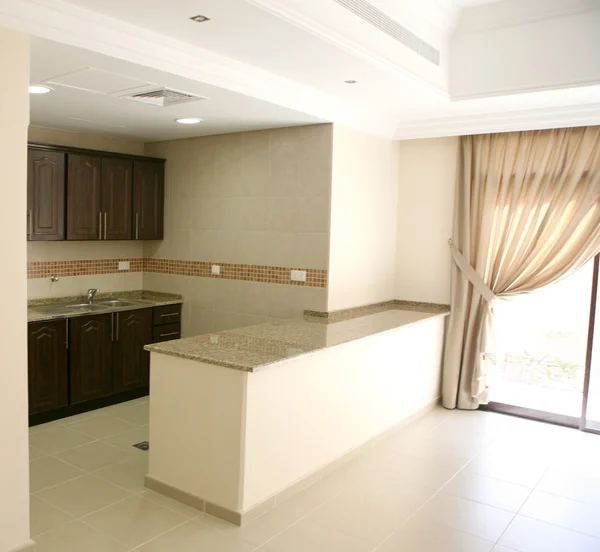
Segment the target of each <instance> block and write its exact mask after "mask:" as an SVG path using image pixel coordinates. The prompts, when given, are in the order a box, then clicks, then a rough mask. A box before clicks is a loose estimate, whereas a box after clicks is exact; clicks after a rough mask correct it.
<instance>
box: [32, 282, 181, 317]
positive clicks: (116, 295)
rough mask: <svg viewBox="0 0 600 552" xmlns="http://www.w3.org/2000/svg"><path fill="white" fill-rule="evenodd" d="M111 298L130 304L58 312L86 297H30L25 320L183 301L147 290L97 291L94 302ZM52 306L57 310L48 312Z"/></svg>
mask: <svg viewBox="0 0 600 552" xmlns="http://www.w3.org/2000/svg"><path fill="white" fill-rule="evenodd" d="M111 299H123V300H125V301H130V302H131V305H128V306H125V307H107V308H104V309H102V310H99V311H95V312H88V313H68V312H59V311H60V308H59V307H60V306H61V305H65V304H68V303H87V297H86V296H84V295H74V296H71V297H50V298H46V299H32V300H30V301H28V302H27V321H28V322H41V321H44V320H59V319H63V318H73V317H75V316H90V315H93V314H107V313H111V312H122V311H128V310H137V309H145V308H151V307H161V306H164V305H176V304H179V303H183V298H182V296H181V295H177V294H174V293H162V292H158V291H149V290H136V291H115V292H111V293H98V294H97V295H96V297H95V299H94V302H95V303H99V302H101V301H103V300H104V301H108V300H111ZM53 306H54V307H58V309H57V312H55V313H53V312H48V310H49V307H53ZM38 309H39V310H38Z"/></svg>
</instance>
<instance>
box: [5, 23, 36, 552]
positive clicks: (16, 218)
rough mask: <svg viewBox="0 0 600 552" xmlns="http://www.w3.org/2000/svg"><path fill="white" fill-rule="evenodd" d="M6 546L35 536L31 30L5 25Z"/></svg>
mask: <svg viewBox="0 0 600 552" xmlns="http://www.w3.org/2000/svg"><path fill="white" fill-rule="evenodd" d="M0 75H1V81H2V85H1V86H0V167H1V170H0V194H1V195H0V237H1V241H2V245H1V252H2V253H1V256H2V262H1V263H0V267H1V268H0V290H1V296H2V307H1V308H0V352H1V356H0V359H1V360H0V439H1V440H2V441H1V442H0V550H1V551H2V552H4V551H12V550H25V549H26V548H27V547H28V546H27V545H28V544H31V541H30V539H29V452H28V450H29V449H28V431H27V333H26V332H27V313H26V305H27V267H26V262H27V243H26V237H25V229H26V208H27V205H26V190H27V126H28V125H29V95H28V91H27V86H28V84H29V37H28V36H27V35H24V34H21V33H17V32H13V31H9V30H7V29H3V28H0Z"/></svg>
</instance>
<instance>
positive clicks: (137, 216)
mask: <svg viewBox="0 0 600 552" xmlns="http://www.w3.org/2000/svg"><path fill="white" fill-rule="evenodd" d="M139 218H140V217H139V213H136V214H135V239H136V240H139V239H140V225H139Z"/></svg>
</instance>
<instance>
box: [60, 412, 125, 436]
mask: <svg viewBox="0 0 600 552" xmlns="http://www.w3.org/2000/svg"><path fill="white" fill-rule="evenodd" d="M67 427H68V428H69V429H74V430H76V431H79V432H81V433H83V434H84V435H89V436H90V437H93V438H94V439H106V438H107V437H110V436H112V435H116V434H118V433H123V432H124V431H128V430H130V429H134V428H135V425H134V424H132V423H130V422H127V421H125V420H122V419H121V418H117V417H116V416H111V415H109V414H101V415H98V416H94V417H93V418H88V419H87V420H82V421H80V422H77V423H74V424H71V425H69V426H67Z"/></svg>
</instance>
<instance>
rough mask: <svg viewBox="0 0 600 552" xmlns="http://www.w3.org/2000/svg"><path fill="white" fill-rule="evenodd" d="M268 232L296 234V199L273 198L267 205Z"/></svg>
mask: <svg viewBox="0 0 600 552" xmlns="http://www.w3.org/2000/svg"><path fill="white" fill-rule="evenodd" d="M269 222H270V230H272V231H274V232H297V231H298V226H299V211H298V198H297V197H275V198H272V199H271V200H270V205H269Z"/></svg>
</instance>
